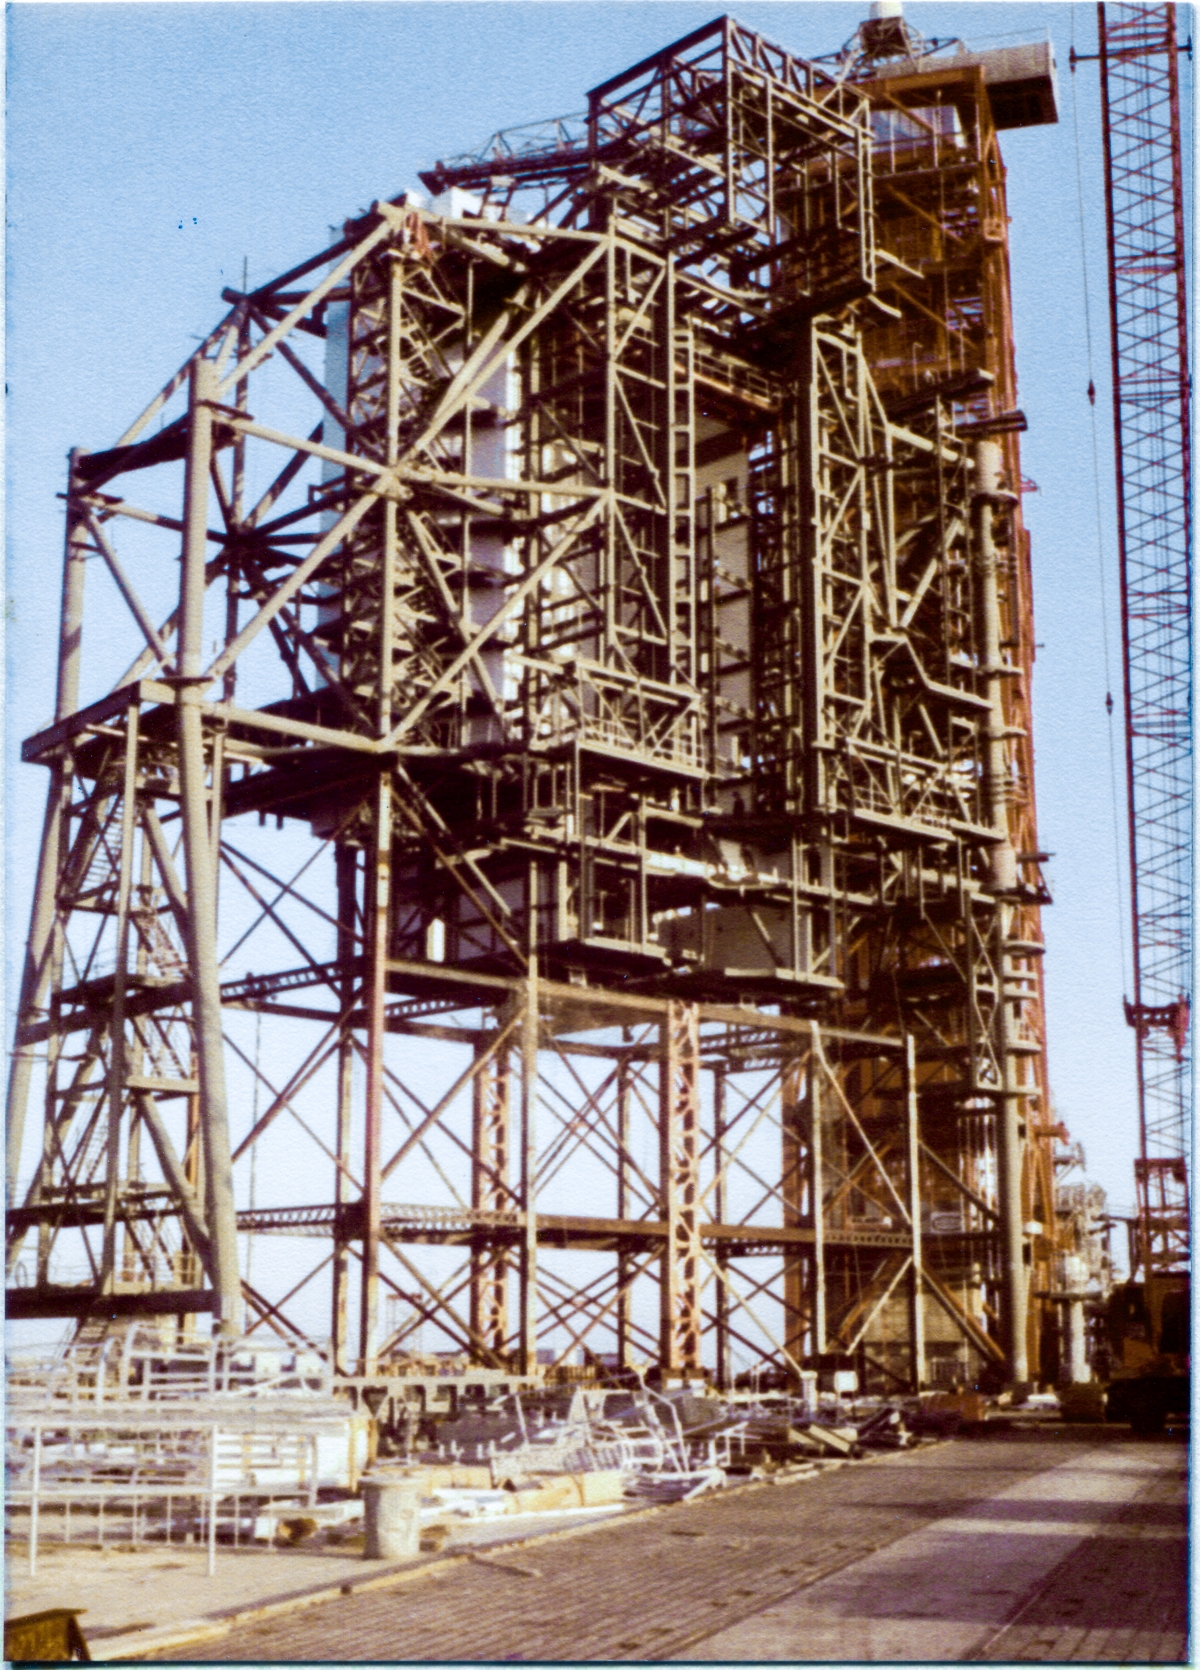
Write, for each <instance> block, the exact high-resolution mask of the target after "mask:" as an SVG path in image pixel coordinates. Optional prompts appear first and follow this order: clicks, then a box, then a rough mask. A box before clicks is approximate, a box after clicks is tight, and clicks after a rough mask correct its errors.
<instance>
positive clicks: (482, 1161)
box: [471, 1045, 509, 1358]
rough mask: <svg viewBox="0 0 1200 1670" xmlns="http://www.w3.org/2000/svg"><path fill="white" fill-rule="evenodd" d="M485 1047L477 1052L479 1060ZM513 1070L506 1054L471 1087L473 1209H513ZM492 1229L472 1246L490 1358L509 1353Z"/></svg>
mask: <svg viewBox="0 0 1200 1670" xmlns="http://www.w3.org/2000/svg"><path fill="white" fill-rule="evenodd" d="M485 1047H486V1046H483V1045H481V1046H478V1047H477V1050H476V1054H481V1053H482V1051H483V1049H484V1048H485ZM508 1091H509V1064H508V1053H507V1051H504V1052H502V1053H501V1054H499V1055H493V1056H491V1057H489V1059H488V1060H486V1061H484V1062H482V1063H481V1064H480V1065H479V1066H478V1067H477V1068H476V1071H475V1077H474V1078H473V1079H472V1081H471V1098H472V1106H471V1137H472V1140H471V1208H472V1211H474V1212H481V1213H482V1212H487V1213H493V1212H502V1211H504V1210H506V1209H507V1207H508V1205H509V1192H508V1155H509V1095H508ZM493 1234H494V1226H493V1225H485V1224H481V1223H476V1225H475V1229H474V1240H473V1241H472V1244H471V1333H472V1335H473V1337H474V1338H475V1339H476V1340H482V1341H483V1342H484V1343H485V1345H486V1346H487V1350H488V1353H489V1357H490V1356H492V1355H494V1356H496V1357H500V1358H503V1357H504V1354H505V1352H506V1350H507V1347H508V1254H507V1252H506V1250H505V1248H504V1247H503V1246H501V1245H496V1244H495V1243H494V1242H493V1241H492V1236H493Z"/></svg>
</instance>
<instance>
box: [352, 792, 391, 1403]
mask: <svg viewBox="0 0 1200 1670" xmlns="http://www.w3.org/2000/svg"><path fill="white" fill-rule="evenodd" d="M367 864H368V866H369V873H368V875H367V877H366V880H365V886H366V889H367V916H366V940H367V944H366V959H365V961H366V974H365V978H364V981H363V990H364V1007H365V1009H366V1012H367V1095H366V1128H365V1133H364V1140H363V1182H362V1216H361V1222H360V1227H361V1233H362V1300H361V1307H360V1312H359V1345H358V1358H359V1370H358V1372H359V1373H360V1374H374V1373H375V1370H376V1368H377V1367H378V1359H379V1199H380V1186H381V1185H380V1169H381V1165H382V1154H381V1143H382V1138H383V1044H384V1037H385V1035H386V1016H385V1013H384V1001H385V998H386V995H387V955H388V920H389V917H390V914H391V908H390V895H391V872H392V779H391V773H390V772H389V771H388V769H387V767H386V766H385V767H384V768H383V769H382V770H381V771H380V774H379V781H378V783H377V784H376V788H375V818H374V830H373V838H372V842H371V846H370V847H368V848H367Z"/></svg>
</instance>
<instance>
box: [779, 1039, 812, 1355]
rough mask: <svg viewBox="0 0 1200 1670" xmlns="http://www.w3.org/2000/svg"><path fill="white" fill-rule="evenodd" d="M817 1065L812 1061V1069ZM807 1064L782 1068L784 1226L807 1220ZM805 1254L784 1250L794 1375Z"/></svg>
mask: <svg viewBox="0 0 1200 1670" xmlns="http://www.w3.org/2000/svg"><path fill="white" fill-rule="evenodd" d="M814 1066H815V1063H814V1062H811V1061H810V1063H809V1067H808V1070H809V1071H810V1072H811V1071H812V1070H813V1068H814ZM803 1085H804V1068H803V1066H802V1064H801V1062H800V1061H799V1060H797V1059H796V1058H795V1057H793V1058H792V1059H791V1060H789V1061H785V1062H784V1063H783V1065H782V1068H781V1070H780V1081H779V1125H780V1135H781V1138H782V1144H783V1156H782V1159H783V1168H782V1173H781V1175H782V1182H781V1185H780V1193H781V1194H782V1196H783V1227H784V1228H785V1229H799V1228H800V1227H801V1225H802V1224H803V1222H804V1195H805V1192H806V1191H805V1182H806V1179H805V1175H804V1170H805V1168H804V1157H805V1156H804V1131H803V1123H802V1115H801V1103H802V1099H803ZM810 1199H811V1197H810ZM806 1263H807V1259H806V1258H805V1255H804V1254H803V1253H802V1252H801V1250H800V1248H799V1247H798V1246H796V1247H785V1248H784V1253H783V1343H784V1347H785V1348H786V1350H787V1354H788V1358H789V1359H790V1361H789V1362H788V1365H787V1367H788V1373H789V1374H790V1375H793V1376H794V1373H795V1370H794V1369H793V1367H792V1364H793V1363H801V1362H803V1361H804V1336H805V1334H806V1333H807V1331H808V1328H809V1325H810V1322H811V1318H810V1317H809V1315H808V1314H807V1313H808V1306H807V1305H806V1303H805V1299H806V1295H805V1291H804V1289H805V1281H804V1267H805V1264H806Z"/></svg>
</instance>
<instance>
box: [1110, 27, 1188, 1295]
mask: <svg viewBox="0 0 1200 1670" xmlns="http://www.w3.org/2000/svg"><path fill="white" fill-rule="evenodd" d="M1098 12H1099V28H1100V54H1099V56H1100V89H1101V99H1102V110H1103V127H1104V185H1105V205H1106V209H1107V214H1108V280H1109V313H1110V320H1111V326H1112V362H1113V424H1114V431H1115V438H1116V465H1117V532H1118V539H1119V542H1120V554H1121V631H1122V639H1123V647H1124V652H1125V768H1126V779H1127V786H1128V806H1129V844H1130V860H1131V866H1132V886H1131V890H1130V902H1131V908H1132V917H1133V982H1134V990H1133V1001H1132V1003H1128V1002H1127V1003H1126V1006H1125V1007H1126V1018H1127V1020H1128V1021H1129V1024H1130V1025H1131V1026H1132V1027H1133V1028H1134V1029H1135V1031H1136V1034H1137V1070H1138V1112H1139V1134H1140V1147H1141V1152H1140V1156H1139V1158H1138V1160H1137V1161H1136V1162H1135V1167H1134V1175H1135V1181H1136V1185H1137V1198H1138V1219H1139V1225H1140V1232H1139V1242H1140V1245H1139V1246H1138V1248H1137V1258H1138V1259H1139V1261H1140V1262H1141V1264H1142V1266H1143V1268H1145V1269H1146V1270H1147V1271H1149V1270H1151V1269H1156V1270H1171V1269H1176V1270H1179V1269H1186V1268H1187V1267H1188V1263H1189V1256H1190V1231H1189V1211H1188V1166H1187V1155H1188V1147H1189V1144H1188V1126H1189V1121H1190V1118H1191V1108H1192V1062H1191V1043H1190V1037H1189V1020H1190V1015H1191V995H1190V994H1191V975H1192V608H1191V588H1192V473H1191V472H1192V450H1191V370H1190V363H1189V360H1188V338H1187V281H1186V276H1185V268H1184V247H1185V242H1184V218H1183V155H1182V146H1181V140H1180V113H1179V69H1178V47H1177V45H1176V32H1175V7H1174V6H1171V5H1167V6H1104V5H1101V6H1100V7H1099V8H1098Z"/></svg>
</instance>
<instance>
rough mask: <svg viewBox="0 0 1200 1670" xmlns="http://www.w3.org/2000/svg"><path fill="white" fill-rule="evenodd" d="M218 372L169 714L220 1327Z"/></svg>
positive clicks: (221, 1326)
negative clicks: (213, 786) (214, 548)
mask: <svg viewBox="0 0 1200 1670" xmlns="http://www.w3.org/2000/svg"><path fill="white" fill-rule="evenodd" d="M218 390H219V379H218V376H217V370H216V367H215V366H214V365H213V364H212V362H211V361H210V360H206V359H203V358H197V359H195V360H193V361H192V370H191V387H190V401H189V418H190V428H189V436H188V454H187V476H186V485H185V490H184V529H183V561H182V573H181V577H180V598H179V670H178V681H177V684H178V696H177V709H176V714H177V723H178V736H179V775H180V790H181V794H180V802H181V807H180V809H181V813H182V821H183V847H184V853H185V855H186V860H187V883H188V960H189V962H190V963H191V972H192V991H193V997H192V1010H193V1018H194V1025H195V1033H196V1064H197V1068H198V1074H199V1079H200V1122H201V1136H202V1142H203V1151H204V1180H205V1196H206V1205H207V1211H208V1235H209V1242H210V1244H211V1247H212V1256H213V1271H214V1282H213V1289H214V1291H213V1306H214V1322H215V1324H216V1327H217V1330H218V1332H219V1333H220V1334H223V1335H232V1334H236V1333H237V1332H238V1331H239V1327H240V1322H241V1281H240V1278H239V1275H238V1248H237V1214H236V1208H235V1205H234V1196H233V1167H232V1164H231V1161H230V1149H229V1112H228V1105H227V1101H226V1094H225V1058H224V1042H223V1038H222V1032H221V988H220V983H219V969H218V961H217V920H216V875H215V850H216V846H215V843H216V838H217V836H218V834H219V831H218V830H217V829H215V828H211V827H210V823H209V806H208V800H207V795H206V780H205V762H204V720H203V715H202V713H201V701H202V697H203V692H204V687H205V682H206V681H205V679H204V677H203V674H202V671H201V662H202V655H203V648H204V593H205V559H206V555H207V549H208V487H209V468H210V465H211V462H212V455H213V445H212V431H213V411H212V406H211V405H210V404H209V403H210V402H214V401H216V399H217V396H218Z"/></svg>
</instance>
